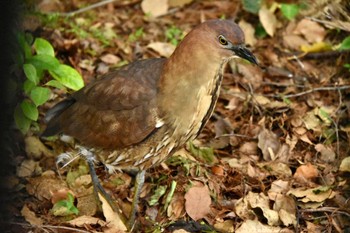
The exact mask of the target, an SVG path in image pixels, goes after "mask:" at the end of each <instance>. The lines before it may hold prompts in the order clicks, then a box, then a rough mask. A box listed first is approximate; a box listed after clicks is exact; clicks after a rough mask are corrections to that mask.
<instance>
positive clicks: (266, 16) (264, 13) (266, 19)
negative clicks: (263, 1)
mask: <svg viewBox="0 0 350 233" xmlns="http://www.w3.org/2000/svg"><path fill="white" fill-rule="evenodd" d="M259 19H260V22H261V24H262V25H263V27H264V29H265V31H266V32H267V34H269V36H271V37H272V36H273V35H274V34H275V31H276V28H277V24H278V22H277V18H276V16H275V15H274V14H273V12H271V11H270V10H269V9H267V7H266V6H265V5H263V6H262V7H261V8H260V10H259Z"/></svg>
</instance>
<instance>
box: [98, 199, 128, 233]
mask: <svg viewBox="0 0 350 233" xmlns="http://www.w3.org/2000/svg"><path fill="white" fill-rule="evenodd" d="M98 196H99V198H100V200H101V202H102V211H103V215H104V216H105V218H106V223H107V225H106V229H104V231H103V232H105V233H122V232H126V231H127V228H126V226H125V225H124V223H123V221H122V220H121V219H120V216H119V214H118V213H116V212H114V211H113V209H112V207H111V206H110V205H109V204H108V202H107V201H106V199H105V198H104V197H103V196H102V195H101V194H98Z"/></svg>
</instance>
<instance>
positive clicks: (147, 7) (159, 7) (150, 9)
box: [141, 0, 169, 18]
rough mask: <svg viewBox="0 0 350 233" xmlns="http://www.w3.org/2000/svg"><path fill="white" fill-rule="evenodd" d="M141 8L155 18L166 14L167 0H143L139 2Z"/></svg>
mask: <svg viewBox="0 0 350 233" xmlns="http://www.w3.org/2000/svg"><path fill="white" fill-rule="evenodd" d="M141 8H142V11H143V13H145V14H150V15H151V16H152V17H154V18H156V17H158V16H161V15H164V14H166V13H167V12H168V8H169V5H168V0H158V1H157V4H154V0H143V1H142V2H141Z"/></svg>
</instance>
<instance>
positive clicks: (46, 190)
mask: <svg viewBox="0 0 350 233" xmlns="http://www.w3.org/2000/svg"><path fill="white" fill-rule="evenodd" d="M62 188H67V184H66V183H65V182H64V181H62V180H61V179H59V178H58V177H56V176H54V175H53V176H52V175H42V176H38V177H34V178H29V179H28V184H27V185H26V189H27V192H28V193H29V194H30V195H33V196H35V197H36V198H37V199H38V200H40V201H45V200H51V198H52V194H53V193H55V192H57V191H58V190H60V189H62Z"/></svg>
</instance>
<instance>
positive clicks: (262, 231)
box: [236, 220, 282, 233]
mask: <svg viewBox="0 0 350 233" xmlns="http://www.w3.org/2000/svg"><path fill="white" fill-rule="evenodd" d="M281 230H282V228H280V227H272V226H267V225H264V224H262V223H261V222H259V221H257V220H247V221H245V222H243V224H242V225H241V226H240V227H239V228H238V229H237V230H236V233H250V232H254V233H266V232H269V233H281V232H282V231H281Z"/></svg>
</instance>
